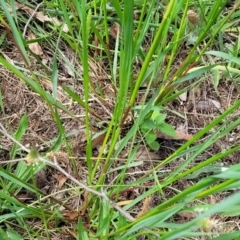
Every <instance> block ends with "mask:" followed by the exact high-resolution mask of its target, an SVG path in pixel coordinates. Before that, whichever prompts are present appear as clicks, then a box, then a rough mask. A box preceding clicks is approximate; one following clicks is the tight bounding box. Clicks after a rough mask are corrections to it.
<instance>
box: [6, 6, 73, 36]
mask: <svg viewBox="0 0 240 240" xmlns="http://www.w3.org/2000/svg"><path fill="white" fill-rule="evenodd" d="M7 8H8V10H9V11H10V12H12V7H11V5H9V4H7ZM15 8H16V10H19V9H22V10H24V11H26V12H27V13H28V14H29V15H30V16H33V17H35V18H37V19H38V20H39V21H41V22H51V23H53V24H54V25H55V26H61V25H62V24H63V23H62V22H60V21H59V20H58V19H57V18H56V17H53V18H51V17H48V16H47V15H45V14H44V13H43V12H35V10H34V9H32V8H30V7H28V6H26V5H24V4H21V3H15ZM63 31H64V32H65V33H67V32H68V31H69V29H68V26H67V24H65V23H64V24H63Z"/></svg>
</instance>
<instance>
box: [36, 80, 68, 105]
mask: <svg viewBox="0 0 240 240" xmlns="http://www.w3.org/2000/svg"><path fill="white" fill-rule="evenodd" d="M40 83H41V85H42V87H43V88H44V89H45V90H47V91H49V92H52V91H53V84H52V82H51V81H49V80H47V79H44V78H42V79H41V80H40ZM63 98H64V94H63V93H62V92H61V91H60V90H59V89H58V90H57V96H56V99H57V100H58V101H59V102H61V101H62V99H63Z"/></svg>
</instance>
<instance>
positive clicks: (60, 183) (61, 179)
mask: <svg viewBox="0 0 240 240" xmlns="http://www.w3.org/2000/svg"><path fill="white" fill-rule="evenodd" d="M53 177H54V178H55V179H56V180H57V181H58V187H59V188H61V187H62V186H63V184H64V183H65V182H66V181H67V177H66V176H64V175H61V174H54V175H53Z"/></svg>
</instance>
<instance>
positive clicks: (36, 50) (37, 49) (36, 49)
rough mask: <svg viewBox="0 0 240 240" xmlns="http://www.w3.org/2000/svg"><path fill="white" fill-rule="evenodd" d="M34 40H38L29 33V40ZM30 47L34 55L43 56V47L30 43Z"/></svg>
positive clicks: (36, 43)
mask: <svg viewBox="0 0 240 240" xmlns="http://www.w3.org/2000/svg"><path fill="white" fill-rule="evenodd" d="M32 39H36V36H35V35H34V34H33V33H32V32H29V33H28V40H32ZM28 46H29V48H30V49H31V51H32V52H33V53H35V54H36V55H38V56H41V55H43V51H42V48H41V46H40V45H39V43H38V42H34V43H30V44H29V45H28Z"/></svg>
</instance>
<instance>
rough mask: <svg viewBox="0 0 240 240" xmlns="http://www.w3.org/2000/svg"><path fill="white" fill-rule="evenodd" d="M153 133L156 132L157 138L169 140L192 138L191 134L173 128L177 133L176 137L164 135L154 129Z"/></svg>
mask: <svg viewBox="0 0 240 240" xmlns="http://www.w3.org/2000/svg"><path fill="white" fill-rule="evenodd" d="M155 133H156V134H157V137H158V138H163V139H167V140H171V139H177V140H189V139H191V138H192V135H191V134H188V133H184V132H180V131H178V130H175V133H176V135H177V137H176V138H174V137H171V136H169V135H166V134H164V133H162V132H160V131H158V130H156V131H155Z"/></svg>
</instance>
